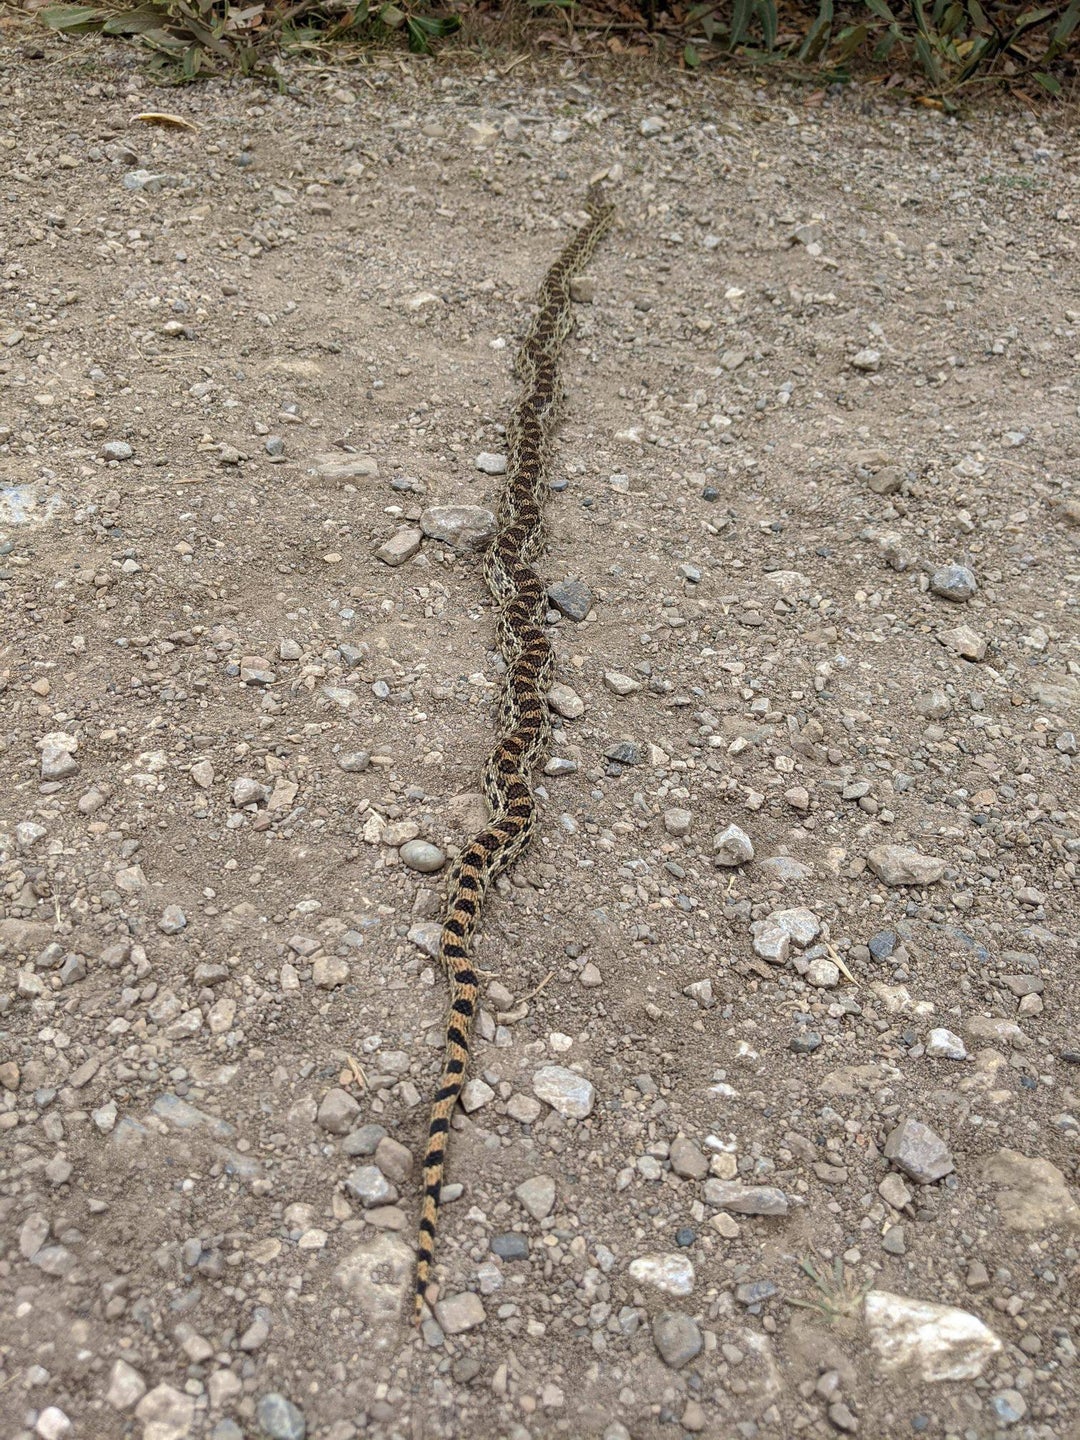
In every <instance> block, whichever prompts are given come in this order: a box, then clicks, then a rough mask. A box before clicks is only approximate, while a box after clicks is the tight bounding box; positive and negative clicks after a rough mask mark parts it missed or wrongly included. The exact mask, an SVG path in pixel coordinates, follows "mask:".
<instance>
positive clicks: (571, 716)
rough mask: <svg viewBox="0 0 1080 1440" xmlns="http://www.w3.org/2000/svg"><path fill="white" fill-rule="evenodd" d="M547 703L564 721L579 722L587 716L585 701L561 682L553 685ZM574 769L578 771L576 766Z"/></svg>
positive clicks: (546, 768)
mask: <svg viewBox="0 0 1080 1440" xmlns="http://www.w3.org/2000/svg"><path fill="white" fill-rule="evenodd" d="M547 701H548V705H549V706H550V707H551V709H552V710H554V711H555V714H556V715H561V716H562V717H563V719H564V720H577V719H578V718H579V717H580V716H581V715H584V714H585V701H584V700H582V698H581V696H580V695H579V694H578V693H577V691H576V690H572V689H571V688H570V686H569V685H564V684H562V682H561V681H558V680H557V681H556V682H555V684H554V685H552V687H551V689H550V690H549V691H548V695H547ZM551 763H552V762H551V761H549V762H548V765H550V764H551ZM544 769H545V772H546V773H551V772H550V771H548V767H547V766H545V767H544ZM574 769H575V770H576V769H577V766H576V765H575V766H574Z"/></svg>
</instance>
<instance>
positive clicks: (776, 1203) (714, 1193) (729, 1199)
mask: <svg viewBox="0 0 1080 1440" xmlns="http://www.w3.org/2000/svg"><path fill="white" fill-rule="evenodd" d="M705 1201H706V1203H707V1204H709V1205H715V1206H716V1208H717V1209H718V1210H731V1211H733V1212H734V1213H735V1214H736V1215H786V1214H787V1213H788V1199H787V1196H786V1195H785V1194H784V1192H783V1191H782V1190H778V1189H776V1188H775V1187H774V1186H772V1185H743V1184H741V1183H740V1182H739V1181H738V1180H706V1182H705Z"/></svg>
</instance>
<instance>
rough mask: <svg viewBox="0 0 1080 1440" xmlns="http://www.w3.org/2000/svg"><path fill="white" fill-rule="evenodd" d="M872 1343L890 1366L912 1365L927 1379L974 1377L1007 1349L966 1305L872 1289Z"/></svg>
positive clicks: (867, 1303) (868, 1307)
mask: <svg viewBox="0 0 1080 1440" xmlns="http://www.w3.org/2000/svg"><path fill="white" fill-rule="evenodd" d="M864 1307H865V1308H864V1315H865V1319H866V1327H867V1330H868V1331H869V1334H870V1343H871V1345H872V1346H873V1348H874V1349H875V1350H876V1351H877V1354H878V1356H879V1358H880V1361H881V1367H882V1369H883V1370H886V1371H894V1370H906V1369H908V1368H910V1369H911V1370H913V1371H914V1372H915V1373H916V1374H917V1375H918V1377H919V1378H920V1379H921V1380H923V1381H926V1382H932V1381H938V1380H975V1379H977V1378H978V1377H979V1376H980V1375H981V1374H982V1372H983V1370H985V1368H986V1366H987V1364H988V1363H989V1361H990V1360H991V1359H992V1358H993V1357H994V1356H995V1355H997V1354H998V1353H999V1352H1000V1351H1001V1348H1002V1345H1001V1341H1000V1340H999V1339H998V1338H997V1336H996V1335H995V1334H994V1332H993V1331H992V1330H990V1329H988V1328H987V1326H986V1325H984V1324H983V1322H982V1321H981V1320H980V1319H979V1318H978V1316H977V1315H972V1314H970V1313H969V1312H968V1311H967V1310H958V1309H955V1308H954V1307H953V1306H951V1305H935V1304H933V1303H931V1302H930V1301H928V1300H909V1299H908V1298H907V1297H906V1296H904V1295H894V1294H892V1293H891V1292H889V1291H887V1290H871V1291H870V1293H869V1294H868V1295H867V1297H866V1300H865V1302H864Z"/></svg>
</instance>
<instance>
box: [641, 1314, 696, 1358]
mask: <svg viewBox="0 0 1080 1440" xmlns="http://www.w3.org/2000/svg"><path fill="white" fill-rule="evenodd" d="M652 1333H653V1343H654V1344H655V1345H656V1348H657V1350H658V1351H659V1352H660V1356H661V1359H662V1360H663V1361H664V1364H665V1365H670V1366H671V1368H672V1370H681V1369H682V1367H683V1366H684V1365H688V1364H689V1363H690V1361H691V1360H693V1359H694V1357H695V1356H697V1355H700V1354H701V1347H702V1345H703V1344H704V1343H705V1342H704V1340H703V1339H702V1335H701V1331H700V1330H699V1329H698V1327H697V1323H696V1322H695V1321H694V1320H692V1319H691V1318H690V1316H689V1315H678V1314H675V1313H673V1312H671V1311H665V1312H664V1314H662V1315H657V1317H656V1319H655V1320H654V1321H653V1325H652Z"/></svg>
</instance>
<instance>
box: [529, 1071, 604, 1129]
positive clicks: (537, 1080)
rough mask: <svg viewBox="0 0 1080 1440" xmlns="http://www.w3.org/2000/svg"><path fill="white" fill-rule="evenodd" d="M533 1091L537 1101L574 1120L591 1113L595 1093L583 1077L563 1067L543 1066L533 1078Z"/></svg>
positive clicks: (582, 1118) (581, 1118)
mask: <svg viewBox="0 0 1080 1440" xmlns="http://www.w3.org/2000/svg"><path fill="white" fill-rule="evenodd" d="M532 1083H533V1091H534V1093H535V1094H536V1096H537V1097H538V1099H540V1100H543V1101H544V1102H545V1104H547V1105H550V1106H551V1108H552V1109H553V1110H557V1111H558V1112H559V1114H560V1115H568V1116H570V1117H571V1118H573V1119H575V1120H584V1118H585V1116H586V1115H588V1114H590V1113H591V1112H592V1108H593V1104H594V1103H595V1100H596V1091H595V1090H594V1089H593V1087H592V1084H591V1082H590V1081H588V1080H586V1079H585V1076H584V1075H578V1074H576V1072H575V1071H573V1070H567V1068H566V1067H565V1066H564V1065H544V1066H542V1067H541V1068H540V1069H539V1070H537V1072H536V1074H535V1075H534V1076H533V1082H532Z"/></svg>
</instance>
